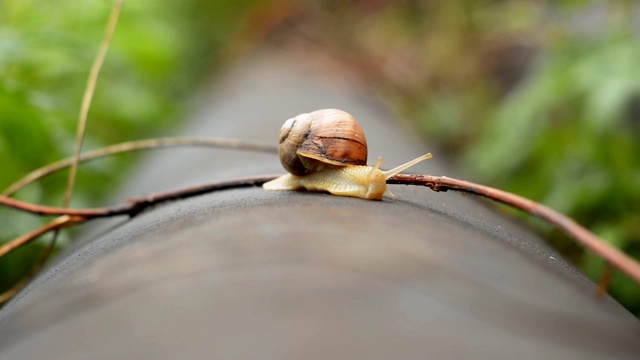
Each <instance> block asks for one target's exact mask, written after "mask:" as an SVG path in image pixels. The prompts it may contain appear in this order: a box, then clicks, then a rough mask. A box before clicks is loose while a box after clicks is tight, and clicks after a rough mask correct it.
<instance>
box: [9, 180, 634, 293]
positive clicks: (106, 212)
mask: <svg viewBox="0 0 640 360" xmlns="http://www.w3.org/2000/svg"><path fill="white" fill-rule="evenodd" d="M276 176H277V175H264V176H253V177H247V178H239V179H233V180H225V181H218V182H215V183H210V184H205V185H199V186H191V187H188V188H183V189H178V190H173V191H168V192H163V193H158V194H152V195H149V196H147V197H144V198H138V199H133V200H130V201H129V202H127V203H126V204H121V205H116V206H113V207H106V208H95V209H65V208H56V207H47V206H40V205H35V204H31V203H27V202H23V201H19V200H15V199H12V198H9V197H6V196H0V204H2V205H6V206H9V207H13V208H15V209H18V210H22V211H26V212H30V213H34V214H39V215H69V216H76V217H79V218H81V219H82V220H88V219H91V218H96V217H108V216H116V215H129V216H134V215H136V214H138V213H139V212H141V211H143V210H144V209H146V208H148V207H150V206H153V205H155V204H158V203H160V202H164V201H169V200H175V199H181V198H187V197H190V196H195V195H200V194H204V193H208V192H211V191H217V190H224V189H233V188H242V187H252V186H260V185H262V184H264V183H265V182H267V181H269V180H272V179H274V178H275V177H276ZM387 183H388V184H404V185H421V186H427V187H429V188H431V189H432V190H434V191H448V190H454V191H460V192H465V193H471V194H475V195H479V196H483V197H486V198H489V199H492V200H494V201H498V202H501V203H504V204H506V205H509V206H512V207H514V208H517V209H520V210H523V211H525V212H527V213H529V214H531V215H534V216H536V217H539V218H541V219H543V220H545V221H547V222H548V223H550V224H552V225H555V226H556V227H558V228H559V229H560V230H562V231H563V232H564V233H565V234H567V235H568V236H570V237H571V238H573V239H575V240H577V241H578V242H579V243H581V244H583V245H584V246H585V247H587V248H589V249H591V250H592V251H594V252H595V253H597V254H599V255H600V256H602V257H603V258H604V259H605V260H607V261H608V262H610V263H611V264H612V265H613V266H615V267H616V268H618V269H619V270H620V271H622V272H624V273H626V274H627V275H629V276H630V277H631V278H633V279H634V280H635V281H636V282H638V283H640V264H638V263H637V262H636V261H635V260H634V259H632V258H631V257H629V256H627V255H626V254H624V253H623V252H621V251H620V250H618V249H616V248H615V247H613V246H611V245H609V244H607V243H605V242H604V241H603V240H602V239H600V238H599V237H598V236H596V235H595V234H593V233H591V232H589V230H587V229H585V228H584V227H582V226H580V225H579V224H577V223H576V222H575V221H573V220H571V219H569V218H567V217H566V216H564V215H562V214H560V213H558V212H557V211H555V210H553V209H550V208H548V207H546V206H544V205H542V204H539V203H536V202H534V201H531V200H529V199H525V198H523V197H521V196H518V195H515V194H511V193H508V192H505V191H502V190H498V189H495V188H491V187H488V186H484V185H479V184H475V183H472V182H468V181H463V180H457V179H453V178H449V177H445V176H431V175H402V174H398V175H396V176H394V177H392V178H390V179H389V180H387Z"/></svg>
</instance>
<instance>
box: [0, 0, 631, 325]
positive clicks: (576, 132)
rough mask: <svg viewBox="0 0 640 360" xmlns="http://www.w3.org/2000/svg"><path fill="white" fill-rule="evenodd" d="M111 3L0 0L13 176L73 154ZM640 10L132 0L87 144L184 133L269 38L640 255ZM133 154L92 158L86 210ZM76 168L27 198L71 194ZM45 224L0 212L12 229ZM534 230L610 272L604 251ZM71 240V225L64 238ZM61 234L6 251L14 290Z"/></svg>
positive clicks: (502, 183)
mask: <svg viewBox="0 0 640 360" xmlns="http://www.w3.org/2000/svg"><path fill="white" fill-rule="evenodd" d="M110 7H111V3H110V2H108V1H99V0H74V1H70V0H61V1H56V2H43V1H33V0H31V1H29V0H23V1H18V0H0V164H1V165H2V171H1V173H0V187H2V188H6V187H7V186H8V185H9V184H11V183H12V182H14V181H16V180H17V179H19V178H20V177H21V176H23V175H25V174H26V173H28V172H29V171H31V170H33V169H36V168H38V167H40V166H43V165H45V164H47V163H50V162H52V161H55V160H58V159H60V158H63V157H67V156H69V155H71V153H72V150H73V146H74V145H73V144H74V136H75V128H76V121H77V116H78V111H79V107H80V101H81V99H82V93H83V90H84V86H85V83H86V79H87V75H88V72H89V68H90V66H91V62H92V61H93V58H94V57H95V54H96V51H97V48H98V46H99V43H100V41H101V38H102V36H103V32H104V26H105V24H106V20H107V16H108V14H109V12H110ZM638 18H640V5H639V4H638V2H637V1H632V0H629V1H612V2H602V1H578V0H564V1H497V0H493V1H489V0H481V1H471V0H468V1H444V0H443V1H424V2H418V1H382V0H378V1H349V2H345V1H338V0H333V1H270V2H268V3H266V2H260V1H255V0H244V1H235V0H234V1H231V0H218V1H214V2H210V1H204V0H184V1H180V2H145V1H129V2H126V3H125V7H124V12H123V14H122V16H121V19H120V23H119V25H118V28H117V30H116V34H115V36H114V39H113V43H112V47H111V50H110V52H109V55H108V57H107V60H106V63H105V65H104V68H103V71H102V73H101V76H100V79H99V81H98V86H97V89H96V93H95V97H94V102H93V106H92V109H91V112H90V116H89V119H90V121H89V124H88V127H87V138H86V141H85V147H84V148H85V150H87V149H96V148H99V147H102V146H105V145H109V144H112V143H116V142H122V141H128V140H132V139H139V138H149V137H153V136H160V135H162V136H165V135H167V134H170V133H171V130H172V129H175V128H177V127H178V126H180V122H181V121H183V120H185V117H186V116H184V115H183V114H184V113H185V112H186V111H187V110H188V104H189V100H190V97H191V96H193V95H194V94H195V92H196V91H197V90H198V89H199V86H201V85H202V81H204V80H206V79H211V78H215V76H216V75H217V74H219V73H221V72H223V71H224V69H225V68H227V67H228V66H230V65H231V64H233V62H234V60H235V59H238V58H240V57H242V56H250V55H251V51H252V49H255V48H257V47H260V46H264V44H277V46H278V47H286V46H296V47H300V46H303V47H308V48H309V49H313V51H323V52H327V53H330V54H332V55H333V56H335V57H337V58H338V59H339V60H341V61H342V62H344V63H345V64H346V66H351V67H352V69H353V70H354V71H357V72H359V73H360V74H361V75H362V77H363V78H364V79H366V81H368V82H369V83H370V84H371V88H373V89H375V93H376V95H377V96H379V97H380V98H381V99H382V100H383V101H384V102H386V103H388V104H389V105H390V106H391V107H392V108H393V109H394V110H395V111H397V112H398V113H399V114H400V115H401V116H402V117H403V118H406V119H409V120H408V121H412V125H413V126H414V127H415V128H417V129H419V130H420V131H421V132H422V133H423V134H424V136H425V137H428V138H429V139H430V140H432V141H437V142H438V144H439V146H440V147H441V151H442V152H443V153H445V154H447V156H449V157H450V158H451V159H452V161H454V162H456V163H457V164H458V166H459V168H460V171H461V173H463V174H465V176H466V177H467V178H469V179H472V180H474V181H477V182H480V183H485V184H487V185H491V186H494V187H498V188H501V189H504V190H507V191H511V192H514V193H517V194H520V195H523V196H526V197H529V198H531V199H534V200H536V201H539V202H542V203H544V204H547V205H549V206H551V207H553V208H555V209H557V210H560V211H561V212H563V213H565V214H567V215H569V216H571V217H573V218H574V219H576V220H577V221H578V222H580V223H581V224H583V225H585V226H586V227H588V228H590V229H591V230H593V231H594V232H596V233H597V234H598V235H600V236H601V237H603V238H604V239H606V240H607V241H608V242H610V243H612V244H615V245H616V246H618V247H620V248H622V249H623V250H624V251H625V252H627V253H629V254H631V255H633V256H635V257H636V258H640V219H639V216H640V215H639V214H640V186H639V184H640V141H639V139H640V65H639V64H640V60H639V59H640V22H638V20H637V19H638ZM347 110H348V109H347ZM132 166H135V156H134V155H124V156H115V157H112V158H108V159H106V160H100V161H98V162H95V163H90V164H87V165H83V166H81V168H80V172H79V175H78V181H77V186H76V188H75V192H74V195H73V200H72V205H73V206H74V207H84V206H99V205H104V201H105V200H106V199H107V198H108V195H109V191H110V190H112V189H114V188H115V187H116V186H118V184H121V183H122V182H125V181H126V175H127V169H128V168H131V167H132ZM66 176H67V173H66V172H61V173H59V174H58V175H55V176H52V177H50V178H47V179H46V180H44V181H41V182H39V183H37V184H34V185H30V186H29V187H28V188H27V189H25V190H23V191H21V192H20V193H19V194H18V198H21V199H25V200H29V201H32V202H37V203H42V204H50V205H60V204H61V203H62V198H63V194H64V186H65V182H66ZM141 195H142V194H141ZM524 218H525V219H528V218H526V217H524ZM527 221H530V219H528V220H527ZM42 223H43V220H42V219H39V218H34V217H32V216H29V215H27V214H19V213H16V212H14V211H9V210H7V209H0V241H7V240H9V239H12V238H15V237H17V236H19V235H21V234H24V233H26V232H28V231H29V230H32V229H34V228H35V227H37V226H39V225H41V224H42ZM531 226H533V227H535V228H537V229H538V231H540V232H541V233H542V234H543V236H544V237H545V238H547V239H549V241H550V242H551V243H552V244H553V246H554V247H556V248H557V249H559V250H560V251H561V252H562V253H563V254H564V255H565V256H566V257H568V258H569V259H571V260H572V261H573V262H575V263H576V264H577V265H578V266H579V267H580V268H582V269H583V271H584V272H586V273H587V274H588V275H589V276H591V277H592V278H593V279H597V278H598V275H599V274H600V273H601V271H602V269H603V266H604V264H603V262H602V260H600V259H598V258H597V257H595V256H593V255H591V254H589V253H585V252H583V251H582V250H581V249H580V248H579V247H578V246H577V245H575V244H574V243H573V242H572V241H571V240H569V239H567V238H565V237H564V236H562V235H561V234H558V233H557V232H555V231H554V230H553V229H551V228H550V227H548V226H545V225H543V224H541V223H540V222H538V221H531ZM70 237H71V236H69V235H68V233H67V232H64V233H63V236H62V238H61V241H60V244H59V245H58V247H59V248H60V247H63V246H65V245H67V244H68V243H69V238H70ZM46 239H48V237H44V238H43V240H40V241H38V242H35V243H33V244H31V245H29V246H25V247H24V248H22V249H20V250H18V251H16V252H14V253H12V254H10V255H9V256H6V257H5V258H2V259H0V291H3V290H6V289H8V288H10V287H11V285H12V284H14V283H15V282H16V281H18V280H19V279H20V278H21V277H22V276H23V274H24V273H25V272H26V271H28V269H29V268H30V267H31V266H32V264H33V263H34V261H36V260H35V259H36V258H37V256H38V255H39V254H40V253H41V252H42V251H43V249H44V247H45V244H46ZM611 293H612V295H613V296H614V297H615V298H616V299H617V300H618V301H620V302H621V303H622V304H623V305H625V306H626V307H627V308H629V309H630V310H631V311H633V312H634V313H635V314H637V315H638V314H640V285H638V284H634V283H632V282H631V280H629V279H628V278H626V277H625V276H622V275H620V274H617V275H616V276H614V279H613V284H612V288H611Z"/></svg>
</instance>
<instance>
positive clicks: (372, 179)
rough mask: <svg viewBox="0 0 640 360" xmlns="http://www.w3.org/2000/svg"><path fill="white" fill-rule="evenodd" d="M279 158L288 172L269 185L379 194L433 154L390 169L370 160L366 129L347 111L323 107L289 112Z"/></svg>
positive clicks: (361, 195)
mask: <svg viewBox="0 0 640 360" xmlns="http://www.w3.org/2000/svg"><path fill="white" fill-rule="evenodd" d="M278 153H279V156H280V162H281V163H282V165H283V167H284V168H285V169H286V170H287V171H288V172H289V174H286V175H283V176H281V177H279V178H276V179H274V180H272V181H269V182H267V183H265V184H264V185H263V188H264V189H265V190H298V189H306V190H309V191H323V192H329V193H331V194H333V195H339V196H351V197H357V198H362V199H371V200H381V199H382V197H383V196H384V194H388V195H389V196H391V197H392V198H395V196H394V195H393V194H392V193H391V192H390V191H389V190H388V189H387V183H386V181H387V179H389V178H390V177H392V176H393V175H396V174H398V173H399V172H401V171H403V170H406V169H408V168H409V167H411V166H413V165H415V164H417V163H419V162H421V161H423V160H426V159H429V158H431V154H426V155H423V156H421V157H418V158H417V159H414V160H411V161H409V162H407V163H406V164H403V165H400V166H398V167H396V168H394V169H392V170H388V171H381V170H380V169H379V167H380V164H381V163H382V158H378V161H377V162H376V164H375V165H374V166H366V162H367V143H366V140H365V137H364V132H363V131H362V128H361V127H360V125H359V124H358V122H357V121H356V120H355V118H353V116H351V115H349V114H348V113H346V112H344V111H341V110H337V109H325V110H318V111H314V112H312V113H309V114H301V115H298V116H296V117H295V118H291V119H289V120H287V121H286V122H285V124H284V125H283V126H282V129H281V133H280V145H279V148H278Z"/></svg>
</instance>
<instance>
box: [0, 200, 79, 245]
mask: <svg viewBox="0 0 640 360" xmlns="http://www.w3.org/2000/svg"><path fill="white" fill-rule="evenodd" d="M60 209H63V210H68V209H66V208H60ZM83 220H84V218H81V217H77V216H73V215H66V214H65V215H62V216H60V217H58V218H56V219H55V220H53V221H51V222H49V223H47V224H45V225H44V226H41V227H39V228H38V229H36V230H33V231H32V232H30V233H28V234H26V235H22V236H20V237H18V238H16V239H13V240H11V241H9V242H8V243H6V244H3V245H2V246H0V257H3V256H5V255H7V254H8V253H10V252H12V251H13V250H15V249H17V248H19V247H20V246H23V245H26V244H28V243H30V242H32V241H34V240H35V239H37V238H38V237H39V236H40V235H42V234H45V233H47V232H49V231H51V230H55V229H60V228H62V227H65V226H70V225H73V224H76V223H78V222H81V221H83Z"/></svg>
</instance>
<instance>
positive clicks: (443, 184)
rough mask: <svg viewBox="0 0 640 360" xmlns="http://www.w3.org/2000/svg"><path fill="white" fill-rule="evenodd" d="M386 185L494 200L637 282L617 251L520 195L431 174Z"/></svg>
mask: <svg viewBox="0 0 640 360" xmlns="http://www.w3.org/2000/svg"><path fill="white" fill-rule="evenodd" d="M387 183H388V184H404V185H422V186H427V187H429V188H431V189H432V190H434V191H447V190H455V191H461V192H466V193H471V194H475V195H479V196H483V197H486V198H489V199H491V200H494V201H498V202H501V203H503V204H506V205H509V206H512V207H514V208H517V209H520V210H522V211H524V212H527V213H529V214H531V215H533V216H536V217H538V218H540V219H543V220H544V221H546V222H548V223H550V224H552V225H554V226H556V227H557V228H558V229H560V230H561V231H563V232H564V233H565V234H567V235H568V236H569V237H571V238H573V239H575V240H577V241H578V242H579V243H581V244H582V245H584V246H585V247H587V248H589V249H591V250H592V251H593V252H595V253H597V254H598V255H600V256H602V257H603V258H604V259H606V260H607V261H609V262H610V263H611V264H612V265H614V266H615V267H616V268H618V269H619V270H620V271H622V272H624V273H626V274H627V275H629V276H630V277H631V278H633V279H634V280H635V281H636V282H638V283H640V264H638V262H636V261H635V260H634V259H633V258H631V257H629V256H627V255H626V254H625V253H623V252H622V251H620V250H619V249H617V248H615V247H613V246H611V245H609V244H607V243H606V242H604V240H602V239H600V238H599V237H598V236H596V235H595V234H594V233H592V232H590V231H589V230H587V229H585V228H584V227H582V226H581V225H580V224H578V223H576V222H575V221H573V220H572V219H570V218H568V217H566V216H564V215H563V214H561V213H559V212H557V211H555V210H553V209H551V208H548V207H546V206H544V205H542V204H540V203H537V202H535V201H532V200H529V199H526V198H523V197H521V196H518V195H515V194H512V193H508V192H506V191H502V190H498V189H495V188H492V187H489V186H484V185H479V184H475V183H472V182H469V181H464V180H457V179H453V178H449V177H446V176H431V175H402V174H398V175H396V176H394V177H392V178H390V179H389V180H387Z"/></svg>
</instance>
